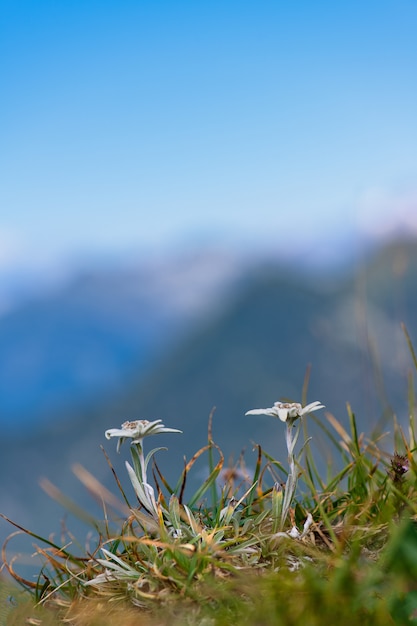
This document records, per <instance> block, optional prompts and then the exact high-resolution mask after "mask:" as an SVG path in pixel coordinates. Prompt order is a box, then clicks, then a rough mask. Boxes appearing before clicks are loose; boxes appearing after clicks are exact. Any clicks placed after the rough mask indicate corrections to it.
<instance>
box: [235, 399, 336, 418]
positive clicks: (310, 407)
mask: <svg viewBox="0 0 417 626" xmlns="http://www.w3.org/2000/svg"><path fill="white" fill-rule="evenodd" d="M318 409H324V404H320V402H318V401H317V400H316V401H315V402H311V403H310V404H307V405H306V406H305V407H302V406H301V404H300V403H299V402H275V404H274V406H273V407H271V408H269V409H252V410H251V411H247V412H246V413H245V415H272V416H273V417H278V418H279V419H280V420H281V422H287V421H291V422H294V421H295V420H296V419H297V418H299V417H303V416H304V415H307V413H312V412H313V411H317V410H318Z"/></svg>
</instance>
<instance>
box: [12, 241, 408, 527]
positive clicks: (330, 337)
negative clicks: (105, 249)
mask: <svg viewBox="0 0 417 626" xmlns="http://www.w3.org/2000/svg"><path fill="white" fill-rule="evenodd" d="M235 276H236V274H235ZM86 284H88V283H85V285H86ZM94 284H97V283H96V282H95V283H94ZM225 284H226V283H225ZM228 284H229V287H228V288H227V290H226V291H224V292H223V295H219V293H220V292H219V291H218V292H217V294H218V295H217V299H216V302H217V303H219V301H220V302H221V306H220V304H218V305H217V307H214V306H213V305H212V304H210V298H208V297H207V293H206V292H205V293H204V298H205V300H204V305H203V304H201V309H200V313H199V316H197V315H194V314H193V315H191V316H190V315H189V316H188V317H187V315H186V314H185V313H184V310H186V311H187V310H188V308H187V307H184V308H183V309H182V315H181V309H180V308H179V309H176V311H177V313H175V315H174V314H173V316H174V317H175V318H176V319H177V321H176V322H175V323H176V324H177V328H180V329H181V340H178V341H172V342H171V344H170V347H169V348H168V349H167V350H166V351H165V353H164V354H163V355H162V353H161V352H160V353H159V355H158V356H155V358H154V360H153V365H152V367H151V368H149V369H147V370H146V371H145V370H144V369H143V367H142V364H141V359H140V356H138V355H137V354H136V355H135V353H134V349H133V348H132V357H131V358H132V363H133V362H134V361H135V359H136V361H137V364H138V365H137V370H136V372H135V373H134V372H133V371H132V372H131V373H130V375H129V376H128V377H126V380H125V384H123V385H122V384H120V385H119V386H118V388H116V387H114V388H109V389H108V390H106V392H105V393H103V392H101V393H100V395H99V396H98V397H95V398H94V401H93V399H92V398H90V400H89V402H84V403H82V404H81V403H79V406H78V407H77V409H76V410H74V409H73V408H72V407H71V406H70V405H69V406H68V408H67V409H65V410H63V409H61V411H60V413H59V416H58V415H56V416H54V417H53V418H49V420H48V421H46V422H44V424H43V425H41V426H40V427H39V429H38V430H37V431H33V432H26V428H25V427H22V428H21V429H20V430H19V431H17V432H16V433H15V434H13V435H9V436H7V433H6V434H5V436H4V437H3V438H2V439H1V440H0V470H1V473H2V476H3V480H2V483H1V485H0V501H1V503H2V504H1V509H0V510H1V511H2V512H4V513H6V514H7V515H9V516H10V517H12V518H14V519H15V520H17V521H20V522H21V523H22V524H24V525H26V526H29V527H31V528H32V529H33V530H35V531H36V532H40V533H44V534H47V533H48V532H49V531H51V530H52V529H57V528H58V526H59V525H58V519H59V517H60V515H62V510H61V512H60V509H59V507H58V506H56V505H55V504H53V503H52V501H50V500H49V499H48V497H47V496H46V495H45V494H43V493H42V492H41V490H40V489H38V487H37V486H36V485H37V480H38V478H39V477H40V476H42V475H46V476H47V477H49V478H51V479H52V480H53V481H54V482H55V483H56V484H57V485H58V486H59V487H60V488H61V489H62V490H63V491H64V492H66V493H68V494H70V495H71V496H72V498H73V499H74V500H76V501H77V502H78V503H79V504H81V505H82V506H90V505H89V504H88V503H90V499H89V497H88V494H85V493H84V488H83V487H81V486H80V485H79V483H78V482H77V480H76V478H75V477H74V476H73V475H72V474H71V471H70V467H71V465H72V464H73V463H77V462H79V463H81V464H83V465H84V466H85V467H86V468H87V469H88V470H89V471H91V472H92V473H93V474H94V475H95V476H96V477H97V478H98V479H99V480H102V481H103V482H104V483H105V484H106V485H108V486H110V485H112V489H113V491H115V490H116V487H115V486H114V481H113V478H112V475H111V472H110V469H109V467H108V466H107V464H106V462H105V459H104V457H103V454H102V452H101V451H100V448H99V446H100V445H101V444H103V445H104V447H105V449H106V450H107V452H108V454H109V455H110V457H111V459H112V462H114V464H115V467H116V470H117V472H118V475H119V476H120V478H121V479H122V481H123V483H124V484H125V486H126V490H127V492H128V493H129V494H131V487H129V484H128V481H127V480H126V477H125V473H126V472H125V468H124V466H123V462H124V460H125V459H126V458H128V455H129V450H128V446H127V445H126V446H125V448H122V451H121V453H120V455H116V452H115V447H116V446H115V442H113V441H110V442H107V441H105V439H104V430H105V429H107V428H111V427H116V426H119V425H120V424H121V423H122V422H123V421H124V420H126V419H149V420H153V419H162V420H163V422H164V423H165V424H166V425H167V426H170V427H174V428H180V429H181V430H183V434H182V435H178V434H175V435H171V436H169V435H161V436H158V438H157V439H156V440H155V439H153V441H152V440H150V441H149V442H147V444H148V448H149V447H154V446H159V445H162V446H165V445H166V446H167V447H168V448H169V450H168V451H167V452H160V453H158V464H159V465H160V467H161V468H162V470H163V472H164V474H165V475H166V477H167V478H168V480H169V481H170V482H172V483H175V482H176V479H177V477H178V475H179V473H180V471H181V468H182V466H183V458H184V455H185V456H186V457H187V458H190V456H191V455H192V454H193V453H194V452H195V451H196V450H197V449H198V448H199V447H201V446H203V445H204V444H205V442H206V440H207V434H206V433H207V421H208V415H209V413H210V411H211V410H212V408H213V406H216V407H217V409H216V412H215V414H214V421H213V433H214V438H215V441H216V442H217V443H218V444H219V445H220V447H221V448H222V449H223V450H224V452H225V454H226V458H227V459H228V460H229V459H234V460H235V461H236V460H237V458H238V457H239V454H240V452H241V451H242V449H244V448H246V452H245V458H246V462H247V464H248V467H251V466H252V467H253V466H254V464H255V459H254V453H253V451H252V445H251V442H252V441H256V442H258V443H261V444H262V446H264V447H265V448H266V449H267V450H268V451H269V452H270V453H272V454H274V455H276V456H277V457H279V458H281V459H282V460H283V461H284V462H285V449H284V442H283V438H282V432H280V424H279V423H278V422H276V421H274V420H272V419H271V418H268V417H245V415H244V413H245V411H247V410H248V409H251V408H259V407H265V406H266V407H267V406H271V405H272V404H273V402H274V401H276V400H282V399H290V400H294V401H299V400H300V399H301V395H302V387H303V381H304V379H305V376H306V372H309V386H308V401H313V400H320V401H321V402H322V403H324V404H325V405H326V407H327V410H328V411H330V412H331V413H333V414H334V415H336V417H337V418H338V419H340V420H341V421H342V422H344V423H346V421H347V419H346V415H347V414H346V402H350V403H351V405H352V408H353V410H354V411H355V413H356V415H357V421H358V427H359V429H360V431H365V432H367V433H370V432H371V430H376V431H384V430H385V429H386V428H388V429H389V428H391V421H392V416H393V414H394V413H395V414H396V415H397V416H398V419H399V421H400V422H401V423H404V424H405V423H406V420H407V416H408V413H409V409H408V404H407V393H408V392H407V385H408V383H407V376H408V373H409V371H410V370H411V368H412V359H411V357H410V353H409V350H408V346H407V342H406V339H405V336H404V333H403V331H402V328H401V322H403V323H405V325H406V326H407V328H408V332H409V333H410V336H411V338H414V340H415V342H416V343H417V325H416V318H415V312H416V310H417V291H416V289H415V285H416V284H417V242H416V241H401V242H393V243H390V244H388V245H386V246H384V247H383V248H381V249H380V250H378V251H376V252H375V253H374V254H373V255H372V256H370V257H369V258H368V259H366V260H365V261H364V262H363V263H361V264H360V265H358V266H356V267H352V269H351V271H350V273H349V274H346V275H343V276H342V275H340V276H339V277H335V276H334V275H333V276H331V277H330V278H329V277H328V278H326V277H319V276H317V275H314V276H313V275H312V274H311V273H310V274H309V275H308V277H306V275H305V274H302V273H299V272H296V271H295V270H293V269H290V268H288V267H286V266H283V265H279V264H276V263H263V264H261V265H258V266H256V267H253V268H252V269H251V270H248V271H247V273H246V277H245V279H244V280H243V279H242V278H240V280H239V281H236V280H230V281H229V283H228ZM217 285H219V283H217ZM231 285H233V289H232V288H231ZM200 286H201V284H200ZM118 289H119V284H118V282H117V281H115V283H114V292H115V293H114V294H113V297H112V295H111V293H109V294H108V295H107V299H106V300H104V296H102V298H103V299H102V300H101V301H100V298H99V296H97V298H96V302H97V304H98V306H97V309H98V310H101V309H103V316H104V310H105V309H106V308H107V307H110V308H109V310H108V311H107V313H106V315H107V319H108V318H109V317H110V316H111V315H112V314H113V313H112V311H114V310H116V311H120V309H121V308H122V307H121V305H120V297H119V295H118V294H119V293H120V291H118ZM75 291H76V290H75ZM75 291H73V292H72V293H73V294H74V293H75ZM174 291H175V290H174ZM203 291H204V290H203ZM81 292H82V290H81V289H80V285H79V284H78V291H77V293H81ZM191 292H192V293H193V294H194V295H195V296H196V297H198V298H200V297H201V291H200V295H198V296H197V294H198V290H195V288H192V289H191ZM68 293H69V292H68ZM97 293H98V294H99V293H100V290H98V292H97ZM79 298H80V300H81V297H80V296H79ZM213 298H214V296H213ZM66 301H67V303H71V302H74V296H73V297H72V298H68V299H67V300H66ZM142 302H143V301H142V300H141V299H140V298H138V300H135V301H134V302H133V303H132V306H131V308H130V313H129V319H133V320H135V319H136V318H135V310H136V308H138V309H139V312H138V313H137V315H139V316H140V314H141V307H142V309H143V305H142ZM199 302H200V303H201V300H199ZM68 306H69V304H68ZM112 307H113V308H112ZM119 307H120V308H119ZM178 310H179V311H180V312H179V313H178ZM203 313H204V314H203ZM158 314H160V317H158V318H157V320H154V327H153V331H152V332H154V333H155V335H158V330H157V329H158V328H159V327H162V328H163V329H164V330H163V332H164V333H165V332H166V333H167V330H166V329H167V328H168V327H169V324H168V323H166V325H165V321H164V320H166V319H167V318H169V299H167V302H166V308H164V310H163V311H162V312H161V311H158ZM124 319H126V318H124ZM190 319H192V320H193V323H192V324H191V325H190ZM197 319H199V322H198V323H197ZM82 320H83V317H82V315H81V313H80V317H79V323H80V324H81V322H82ZM161 320H162V321H161ZM181 320H182V321H181ZM85 323H86V326H85V328H86V330H85V337H86V338H88V336H89V335H90V331H89V330H88V329H90V328H92V327H94V329H95V330H94V332H96V326H95V325H94V324H93V323H92V321H91V317H89V316H88V315H87V314H85ZM147 323H148V324H150V322H149V321H148V322H147ZM170 323H171V322H170ZM181 324H182V325H181ZM148 327H149V326H147V328H148ZM174 327H175V326H174V325H173V326H171V329H172V328H174ZM129 328H130V329H132V328H133V329H134V332H137V333H139V330H140V328H141V325H140V323H139V322H138V323H137V326H136V325H135V324H133V325H132V326H129V324H127V323H126V324H125V328H124V331H126V335H123V336H126V337H128V335H129V333H128V329H129ZM186 330H187V332H186ZM152 332H151V334H152ZM91 333H92V331H91ZM92 334H93V333H92ZM122 334H123V333H122ZM96 340H97V341H99V336H98V335H97V339H96ZM132 341H133V340H132ZM115 343H116V344H117V341H116V340H115ZM127 344H128V341H127V339H126V344H125V345H127ZM135 345H136V350H139V348H138V346H140V345H141V344H140V342H138V343H137V344H135ZM140 349H142V348H140ZM154 354H155V355H156V352H154ZM317 418H318V419H319V420H322V421H325V416H324V412H320V414H318V415H317ZM309 426H310V427H311V433H312V434H313V443H312V445H313V446H315V450H316V453H317V454H318V456H319V458H321V459H322V461H321V464H322V467H324V463H325V462H326V459H327V458H328V457H329V456H330V455H331V450H330V449H329V448H328V444H324V443H323V440H322V438H321V436H320V429H319V428H318V427H317V426H316V425H315V422H314V420H313V418H311V419H310V418H309ZM390 445H392V444H390V442H389V441H387V447H388V449H389V446H390ZM204 464H205V461H204V460H202V461H201V465H200V466H199V467H197V479H198V477H200V479H201V477H202V476H203V475H204V472H205V471H206V469H207V468H205V465H204ZM199 472H200V474H198V473H199ZM6 530H7V529H6V528H5V524H2V526H1V528H0V531H1V534H2V536H4V535H5V532H6Z"/></svg>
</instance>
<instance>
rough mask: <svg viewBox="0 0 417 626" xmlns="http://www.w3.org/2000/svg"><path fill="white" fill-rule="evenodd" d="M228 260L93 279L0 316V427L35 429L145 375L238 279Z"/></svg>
mask: <svg viewBox="0 0 417 626" xmlns="http://www.w3.org/2000/svg"><path fill="white" fill-rule="evenodd" d="M242 271H243V268H242V265H241V263H240V262H238V260H237V259H236V258H234V257H232V255H230V254H225V253H222V254H219V253H213V252H202V253H200V254H195V255H192V256H191V257H190V256H183V257H180V258H177V259H175V260H170V261H165V262H162V261H159V262H158V261H155V262H148V263H146V264H141V265H137V266H135V265H133V266H131V267H119V268H114V269H98V270H96V271H91V272H89V273H87V272H84V273H83V274H79V275H77V276H76V277H75V278H73V279H72V280H71V281H70V282H69V283H68V284H64V285H63V286H59V287H56V288H55V289H53V290H50V291H47V292H46V293H44V292H42V290H40V293H39V295H37V296H36V297H34V296H32V297H31V298H29V299H27V300H26V301H24V302H23V303H21V304H20V305H19V306H16V307H15V308H12V309H11V310H9V311H8V312H6V313H4V314H3V315H2V316H0V422H3V427H6V428H8V429H9V430H11V429H13V425H14V423H18V424H21V423H22V422H25V423H26V424H27V425H28V426H30V423H31V422H33V421H34V420H35V419H40V418H42V417H44V416H47V415H49V414H51V412H52V411H53V410H55V411H59V410H61V409H62V408H63V407H65V406H66V407H68V405H71V406H72V407H73V408H76V407H77V406H78V405H79V403H80V402H83V401H85V400H86V399H88V398H94V397H95V395H96V394H97V393H98V392H100V391H101V390H102V389H103V388H106V389H112V388H113V389H115V388H117V386H118V385H120V384H124V381H125V379H126V378H127V377H129V375H130V373H131V372H134V373H135V375H136V376H137V375H138V374H139V373H140V372H142V371H145V370H147V369H149V367H150V366H151V364H152V363H153V361H154V360H155V359H156V358H157V356H158V355H159V354H160V353H163V352H165V351H166V349H167V346H169V345H173V344H174V343H176V342H178V341H179V340H180V338H181V337H182V336H183V334H184V332H186V331H188V330H189V328H190V324H191V325H192V324H193V323H194V322H195V321H196V320H199V319H200V318H201V316H202V315H206V314H210V311H211V309H212V307H211V304H212V303H213V302H216V301H218V299H219V298H220V297H221V295H222V294H224V292H225V290H226V289H227V290H229V289H230V285H231V283H233V282H235V281H236V279H237V278H238V276H239V273H242Z"/></svg>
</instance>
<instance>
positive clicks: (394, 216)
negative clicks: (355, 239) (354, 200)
mask: <svg viewBox="0 0 417 626" xmlns="http://www.w3.org/2000/svg"><path fill="white" fill-rule="evenodd" d="M357 224H358V228H359V231H360V232H361V233H363V234H364V235H367V236H371V237H375V238H377V239H385V238H388V237H391V236H393V235H417V189H413V190H404V191H401V192H398V193H395V192H393V191H388V190H386V189H382V188H371V189H368V190H367V191H366V192H365V193H364V194H363V196H362V197H361V199H360V201H359V210H358V216H357Z"/></svg>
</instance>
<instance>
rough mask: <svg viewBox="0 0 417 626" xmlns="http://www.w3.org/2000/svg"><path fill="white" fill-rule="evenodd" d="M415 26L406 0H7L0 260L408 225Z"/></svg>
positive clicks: (0, 123)
mask: <svg viewBox="0 0 417 626" xmlns="http://www.w3.org/2000/svg"><path fill="white" fill-rule="evenodd" d="M416 32H417V1H416V0H395V2H394V1H387V0H378V1H377V2H376V1H373V0H371V1H365V2H363V1H355V0H354V1H351V2H334V0H333V1H321V0H318V1H316V2H307V1H304V2H301V1H297V0H295V1H294V2H288V1H287V2H284V1H281V2H280V1H278V0H275V1H274V2H270V1H265V2H263V1H262V2H250V1H244V0H243V1H239V2H235V1H227V0H223V1H221V2H220V1H217V0H214V1H211V2H210V3H208V2H206V3H204V2H198V1H193V2H185V1H178V2H177V1H171V2H164V1H158V0H154V1H153V2H150V1H145V0H142V1H140V0H137V1H136V2H133V1H126V0H118V1H117V2H116V1H115V0H107V1H106V0H100V2H98V1H95V0H94V1H93V0H91V1H90V0H82V1H81V0H71V2H64V1H63V0H55V1H47V0H37V1H36V2H33V1H23V0H2V2H1V5H0V59H1V61H0V81H1V85H2V94H3V95H2V97H1V99H0V130H1V149H0V171H1V179H2V180H1V185H0V271H2V272H3V275H6V273H7V272H12V271H13V270H14V269H15V268H16V267H20V268H24V267H29V268H30V267H33V266H35V265H36V264H40V265H43V266H45V267H53V266H54V265H56V264H57V263H65V262H66V261H68V260H71V259H74V258H76V257H77V256H79V255H81V256H83V255H92V256H94V255H96V254H97V255H105V254H110V255H118V254H125V253H129V254H130V253H141V252H142V253H146V252H147V251H151V250H152V251H155V250H158V251H162V250H168V249H170V250H171V249H175V247H176V246H177V247H181V246H187V245H201V244H202V243H203V244H204V243H210V242H212V241H220V242H222V243H224V244H228V243H229V244H231V245H235V246H237V247H242V248H243V249H245V248H246V249H254V248H259V249H262V248H265V249H274V248H276V249H277V250H279V249H282V250H284V251H286V250H288V249H291V248H292V247H303V246H304V247H307V248H310V249H312V248H314V246H318V247H320V248H322V249H323V248H326V246H327V247H329V246H330V247H331V246H332V245H334V244H335V242H336V245H339V244H338V242H345V241H346V238H355V237H359V236H360V234H362V233H364V232H365V233H371V232H374V233H377V234H378V233H379V234H383V233H384V232H385V231H388V230H389V229H390V228H393V227H395V225H397V226H398V225H401V224H402V225H403V227H404V228H407V229H416V230H417V224H416V222H417V122H416V111H417V39H416Z"/></svg>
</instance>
